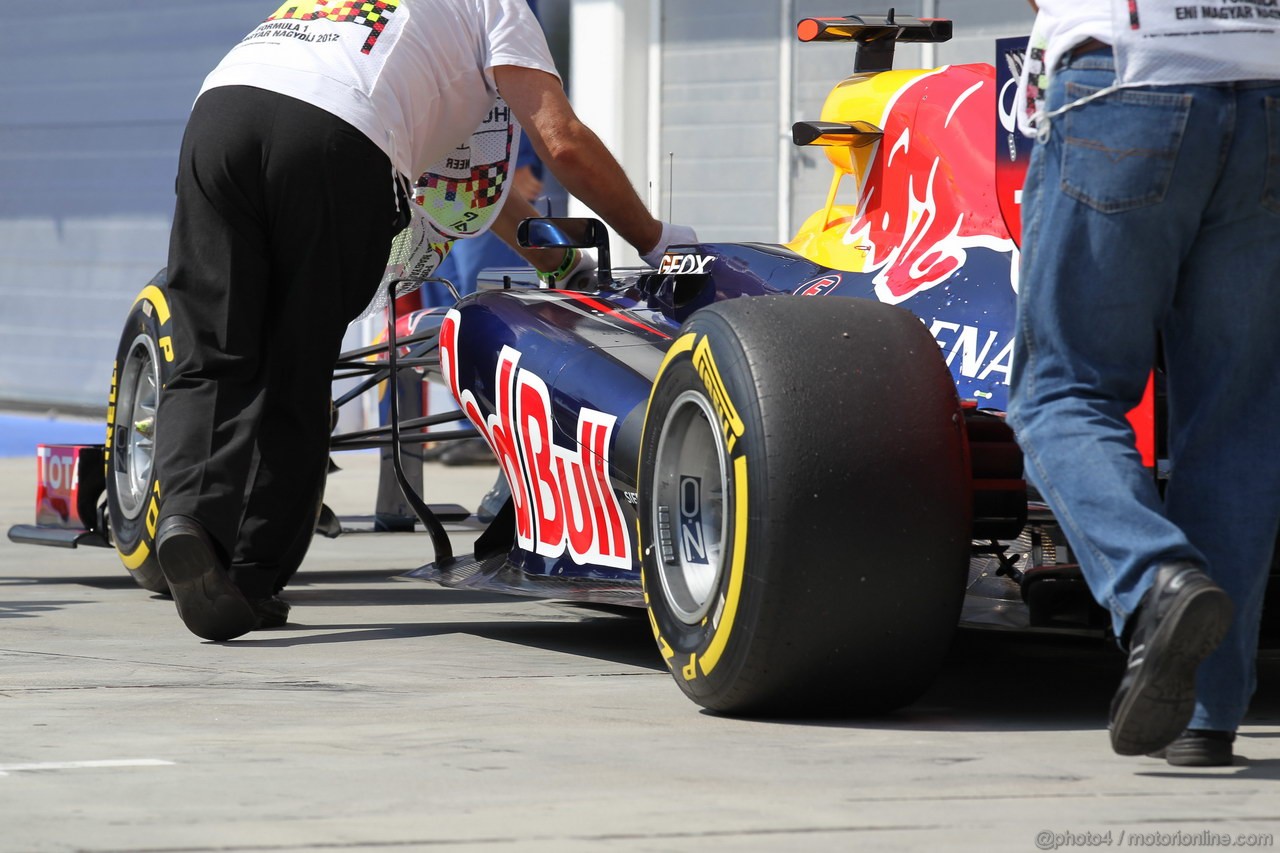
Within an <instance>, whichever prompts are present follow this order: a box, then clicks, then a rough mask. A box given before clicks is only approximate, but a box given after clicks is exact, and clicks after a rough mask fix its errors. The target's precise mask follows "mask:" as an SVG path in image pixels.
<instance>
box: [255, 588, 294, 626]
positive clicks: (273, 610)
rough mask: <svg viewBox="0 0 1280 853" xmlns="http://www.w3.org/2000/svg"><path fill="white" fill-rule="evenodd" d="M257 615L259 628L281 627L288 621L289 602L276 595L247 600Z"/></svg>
mask: <svg viewBox="0 0 1280 853" xmlns="http://www.w3.org/2000/svg"><path fill="white" fill-rule="evenodd" d="M249 606H250V607H252V608H253V612H254V614H255V615H256V616H257V617H258V627H259V628H283V627H284V626H285V625H287V624H288V623H289V609H290V608H289V602H287V601H285V600H284V599H283V598H281V597H280V596H278V595H273V596H271V597H270V598H257V599H254V600H253V601H250V602H249Z"/></svg>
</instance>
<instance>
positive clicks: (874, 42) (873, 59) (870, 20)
mask: <svg viewBox="0 0 1280 853" xmlns="http://www.w3.org/2000/svg"><path fill="white" fill-rule="evenodd" d="M796 36H797V37H798V38H799V39H800V41H803V42H810V41H852V42H856V43H857V45H858V50H857V52H856V53H855V54H854V60H853V70H854V72H855V73H857V72H875V71H889V70H891V69H892V68H893V52H894V46H895V45H896V44H897V43H898V42H900V41H901V42H917V43H918V42H928V43H936V42H943V41H950V39H951V21H950V20H948V19H946V18H912V17H909V16H906V15H895V14H894V11H893V9H889V13H888V14H887V15H883V16H880V15H846V16H844V17H842V18H802V19H801V20H800V22H799V23H798V24H796Z"/></svg>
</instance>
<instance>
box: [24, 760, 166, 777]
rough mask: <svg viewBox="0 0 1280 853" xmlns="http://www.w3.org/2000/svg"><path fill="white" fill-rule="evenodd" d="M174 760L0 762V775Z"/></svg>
mask: <svg viewBox="0 0 1280 853" xmlns="http://www.w3.org/2000/svg"><path fill="white" fill-rule="evenodd" d="M175 763H176V762H173V761H165V760H163V759H160V758H120V759H105V760H101V761H41V762H39V763H36V764H0V776H8V775H9V774H10V773H17V772H21V771H24V770H33V771H41V770H85V769H98V768H104V767H108V768H109V767H168V766H171V765H173V764H175Z"/></svg>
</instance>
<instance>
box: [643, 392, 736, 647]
mask: <svg viewBox="0 0 1280 853" xmlns="http://www.w3.org/2000/svg"><path fill="white" fill-rule="evenodd" d="M725 459H726V453H725V446H724V435H723V433H722V432H721V430H720V419H719V418H718V417H717V416H716V414H715V412H714V411H713V410H712V409H711V405H710V403H709V401H708V400H707V399H706V398H705V397H704V396H703V395H702V394H699V393H697V392H695V391H685V392H684V393H683V394H681V395H680V396H679V397H677V398H676V399H675V402H674V403H673V404H672V406H671V408H670V409H669V410H668V412H667V417H666V420H665V421H664V422H663V424H662V432H661V433H660V434H659V436H658V452H657V460H656V463H657V464H656V465H655V466H654V482H653V498H654V499H653V510H652V512H653V517H652V519H651V521H652V523H653V529H654V530H655V531H657V534H658V541H657V543H656V548H655V554H656V556H657V560H656V565H657V569H658V572H657V574H658V579H659V581H660V583H661V585H662V594H663V596H664V598H665V600H666V602H667V604H668V606H669V607H670V608H671V611H672V613H673V614H674V615H675V617H676V618H677V619H679V620H680V621H681V622H683V623H685V624H686V625H697V624H698V623H700V622H701V621H702V620H703V619H704V618H706V616H707V614H708V613H709V612H710V610H711V607H712V605H713V604H714V603H715V601H716V598H717V595H716V592H717V590H718V589H719V588H720V578H721V575H722V574H723V571H724V547H723V546H724V542H725V522H726V519H725V501H724V496H725V492H726V488H725V487H726V480H727V477H726V467H725Z"/></svg>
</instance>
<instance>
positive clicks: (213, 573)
mask: <svg viewBox="0 0 1280 853" xmlns="http://www.w3.org/2000/svg"><path fill="white" fill-rule="evenodd" d="M157 539H158V540H159V541H158V543H157V545H156V557H157V558H158V559H159V561H160V571H161V572H162V573H163V574H164V579H165V580H166V581H167V582H168V584H169V592H170V593H171V594H172V595H173V601H174V603H175V604H176V605H177V606H178V616H179V617H181V619H182V622H183V624H185V625H186V626H187V629H188V630H190V631H191V633H193V634H195V635H196V636H197V637H203V638H204V639H206V640H214V641H215V642H221V641H223V640H231V639H234V638H236V637H239V636H241V635H243V634H247V633H249V632H250V631H252V630H253V629H254V628H255V627H257V624H258V617H257V615H256V614H255V613H254V612H253V608H252V607H250V606H249V602H248V601H247V600H246V599H245V597H244V596H243V595H242V594H241V593H240V590H239V589H237V588H236V586H235V585H234V584H233V583H231V579H230V578H229V577H227V575H226V573H225V572H224V571H222V568H221V567H220V566H219V565H218V560H217V557H216V556H215V555H214V552H213V547H212V545H211V544H210V543H209V542H208V541H207V538H206V536H205V534H204V533H203V531H199V530H196V529H194V528H193V527H191V526H182V527H177V528H171V529H169V530H167V531H166V530H161V533H160V535H159V536H158V537H157Z"/></svg>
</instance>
